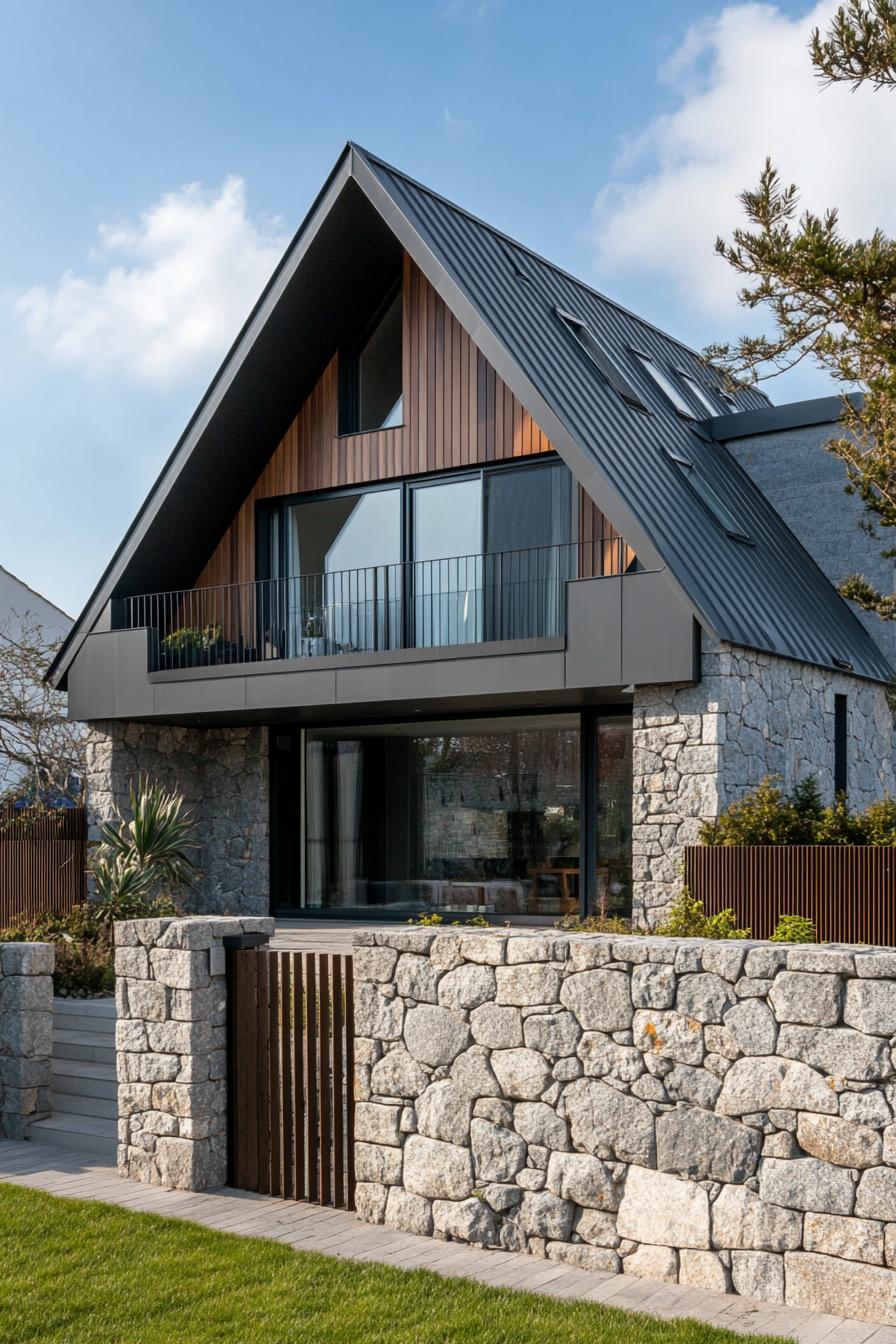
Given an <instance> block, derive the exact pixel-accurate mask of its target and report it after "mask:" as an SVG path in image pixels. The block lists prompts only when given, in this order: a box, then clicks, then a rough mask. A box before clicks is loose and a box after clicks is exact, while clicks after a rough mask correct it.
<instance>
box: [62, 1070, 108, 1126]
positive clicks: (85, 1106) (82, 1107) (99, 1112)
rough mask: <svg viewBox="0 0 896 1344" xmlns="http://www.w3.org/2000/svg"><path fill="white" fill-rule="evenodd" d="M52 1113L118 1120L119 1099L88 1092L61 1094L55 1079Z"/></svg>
mask: <svg viewBox="0 0 896 1344" xmlns="http://www.w3.org/2000/svg"><path fill="white" fill-rule="evenodd" d="M50 1111H51V1112H52V1114H53V1115H92V1116H93V1117H94V1118H95V1119H97V1120H117V1119H118V1098H117V1097H115V1096H111V1097H102V1096H100V1097H98V1096H96V1095H95V1094H92V1093H88V1092H59V1091H57V1089H56V1083H55V1079H54V1082H53V1086H52V1087H51V1088H50Z"/></svg>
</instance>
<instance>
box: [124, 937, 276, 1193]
mask: <svg viewBox="0 0 896 1344" xmlns="http://www.w3.org/2000/svg"><path fill="white" fill-rule="evenodd" d="M273 931H274V921H273V920H272V919H260V918H238V917H231V918H226V917H221V916H217V917H215V916H211V917H207V918H198V917H194V918H188V919H141V920H131V921H128V922H127V923H121V924H116V925H115V974H116V1002H117V1006H118V1021H117V1023H116V1028H115V1044H116V1052H117V1064H118V1117H119V1118H118V1131H119V1132H118V1170H119V1174H120V1175H122V1176H128V1177H130V1178H131V1179H132V1180H135V1181H147V1182H149V1183H150V1184H153V1185H165V1186H168V1187H169V1188H173V1189H177V1190H209V1189H214V1188H216V1187H217V1186H221V1185H224V1184H225V1183H226V1180H227V981H226V975H225V949H224V939H225V938H228V937H234V936H237V935H240V934H246V933H261V934H264V935H265V936H266V937H270V935H271V934H272V933H273Z"/></svg>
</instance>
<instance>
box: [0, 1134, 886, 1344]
mask: <svg viewBox="0 0 896 1344" xmlns="http://www.w3.org/2000/svg"><path fill="white" fill-rule="evenodd" d="M0 1181H4V1182H6V1183H8V1184H11V1185H24V1186H28V1187H30V1188H32V1189H36V1190H44V1191H46V1193H47V1194H52V1195H60V1196H62V1197H63V1198H70V1199H92V1200H97V1201H99V1202H101V1203H106V1204H115V1205H117V1206H119V1207H120V1208H126V1209H131V1210H133V1211H134V1212H140V1213H157V1214H161V1215H162V1216H164V1217H169V1218H182V1219H185V1220H187V1221H189V1222H196V1223H201V1224H202V1225H203V1226H206V1227H210V1228H213V1229H216V1230H222V1231H228V1232H238V1233H241V1234H243V1235H245V1236H254V1237H266V1238H268V1239H270V1240H272V1241H278V1242H280V1243H281V1244H284V1245H290V1246H294V1247H296V1248H297V1249H301V1250H309V1251H320V1252H322V1253H323V1254H326V1255H332V1256H335V1257H337V1258H339V1259H353V1260H354V1259H356V1260H359V1261H364V1262H368V1263H369V1262H377V1263H379V1264H384V1265H394V1266H395V1267H401V1268H402V1269H429V1270H432V1271H433V1272H434V1273H436V1274H443V1275H445V1276H450V1277H458V1276H459V1277H465V1278H470V1279H475V1280H476V1281H478V1282H480V1283H482V1284H485V1285H489V1286H491V1287H508V1288H519V1289H525V1290H527V1291H529V1292H536V1293H543V1294H544V1295H546V1296H549V1297H562V1298H564V1299H567V1300H568V1299H582V1300H584V1301H590V1302H601V1303H605V1304H607V1305H608V1306H619V1307H624V1308H626V1309H627V1310H632V1311H639V1312H647V1313H649V1314H651V1315H654V1316H657V1317H659V1318H660V1319H663V1320H678V1319H680V1318H681V1317H683V1316H689V1317H693V1318H695V1319H696V1320H700V1321H705V1322H707V1323H708V1324H711V1325H714V1326H718V1327H720V1328H724V1329H727V1330H731V1331H734V1332H736V1333H739V1334H744V1335H748V1334H772V1335H781V1336H784V1337H786V1338H790V1339H794V1340H797V1341H799V1344H896V1329H894V1328H892V1327H889V1326H875V1325H868V1324H867V1323H865V1322H862V1321H853V1320H847V1319H845V1318H843V1317H840V1316H823V1315H817V1314H813V1313H811V1312H807V1311H802V1310H799V1309H796V1308H792V1307H775V1306H770V1305H769V1304H768V1303H767V1302H754V1301H751V1300H750V1299H749V1298H745V1297H737V1296H734V1295H733V1294H723V1293H711V1292H708V1291H707V1290H706V1289H701V1288H687V1287H684V1286H682V1285H680V1284H674V1283H655V1282H652V1281H651V1280H648V1279H637V1278H633V1277H631V1276H628V1277H627V1276H625V1275H622V1274H599V1273H593V1272H590V1271H588V1270H584V1269H575V1268H572V1267H571V1266H569V1265H563V1264H555V1263H552V1262H550V1261H544V1260H536V1259H534V1258H533V1257H531V1256H526V1255H521V1254H517V1253H513V1252H506V1251H486V1250H480V1249H477V1248H475V1247H473V1246H465V1245H461V1244H460V1243H457V1242H451V1243H448V1242H444V1241H436V1240H433V1238H431V1237H418V1236H414V1235H413V1234H412V1233H409V1232H399V1231H393V1230H391V1229H389V1228H383V1227H373V1226H370V1225H368V1224H363V1223H359V1222H358V1220H357V1219H356V1218H355V1216H354V1214H352V1213H345V1212H342V1211H341V1210H336V1209H327V1208H319V1207H317V1206H315V1205H312V1204H295V1203H291V1202H289V1201H287V1200H282V1199H272V1198H270V1197H269V1196H267V1195H257V1194H253V1193H251V1192H250V1191H245V1190H230V1189H227V1188H225V1189H222V1190H220V1191H215V1192H213V1193H204V1194H191V1193H189V1192H187V1191H180V1190H163V1189H162V1188H161V1187H159V1186H153V1185H140V1184H137V1183H135V1182H132V1181H126V1180H122V1179H121V1178H120V1177H119V1176H118V1175H117V1174H116V1172H115V1170H114V1168H112V1167H106V1166H102V1165H100V1164H98V1163H96V1162H94V1161H93V1160H92V1159H91V1157H90V1155H89V1154H84V1153H66V1152H64V1151H63V1150H62V1149H47V1148H43V1147H41V1145H39V1144H30V1143H22V1142H13V1141H0Z"/></svg>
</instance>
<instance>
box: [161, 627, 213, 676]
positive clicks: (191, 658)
mask: <svg viewBox="0 0 896 1344" xmlns="http://www.w3.org/2000/svg"><path fill="white" fill-rule="evenodd" d="M221 636H222V630H221V627H220V625H203V626H194V625H185V626H183V627H182V628H181V629H180V630H172V632H171V634H170V635H166V636H165V638H164V639H163V640H162V645H161V647H162V653H163V655H164V656H165V659H166V662H169V663H170V664H171V665H172V666H173V667H200V666H204V665H205V664H207V663H210V662H214V655H215V652H216V650H217V649H218V647H219V645H220V643H221Z"/></svg>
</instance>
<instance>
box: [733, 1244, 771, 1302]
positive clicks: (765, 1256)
mask: <svg viewBox="0 0 896 1344" xmlns="http://www.w3.org/2000/svg"><path fill="white" fill-rule="evenodd" d="M731 1282H732V1284H733V1285H734V1291H735V1292H736V1293H740V1294H741V1295H742V1296H743V1297H755V1298H759V1299H761V1301H763V1302H783V1301H784V1257H783V1255H774V1254H772V1253H771V1252H770V1251H732V1252H731Z"/></svg>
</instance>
